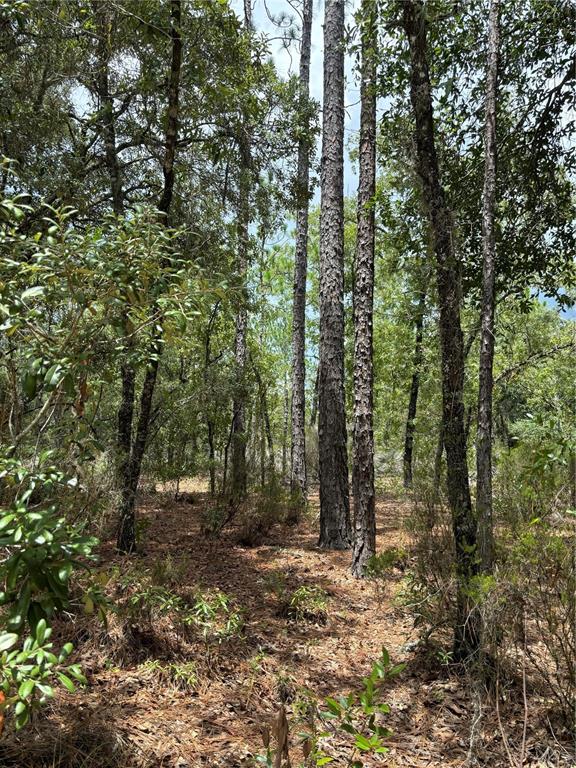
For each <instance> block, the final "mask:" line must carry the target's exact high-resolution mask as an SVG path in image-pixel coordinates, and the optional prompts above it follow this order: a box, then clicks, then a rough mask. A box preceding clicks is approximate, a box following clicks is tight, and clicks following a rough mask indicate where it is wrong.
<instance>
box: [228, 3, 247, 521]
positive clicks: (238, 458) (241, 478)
mask: <svg viewBox="0 0 576 768" xmlns="http://www.w3.org/2000/svg"><path fill="white" fill-rule="evenodd" d="M244 26H245V28H246V34H250V31H251V29H252V5H251V0H245V2H244ZM238 145H239V148H240V178H239V182H238V214H237V215H238V219H237V227H236V229H237V235H238V256H237V275H238V280H239V283H240V286H241V296H240V304H239V307H238V310H237V312H236V331H235V337H234V361H235V366H236V385H235V390H234V399H233V404H232V413H233V415H232V486H231V496H230V502H231V504H232V505H233V506H236V505H237V504H238V503H239V502H240V501H241V500H242V498H243V497H244V496H245V495H246V490H247V486H248V477H247V469H246V441H247V437H246V424H245V421H246V415H245V410H246V381H245V379H246V361H247V358H248V346H247V345H248V297H247V285H246V284H247V280H248V257H249V250H250V233H249V228H250V167H251V164H252V161H251V146H250V145H251V138H250V127H249V125H248V124H247V122H245V124H244V125H243V126H242V127H241V129H240V135H239V136H238Z"/></svg>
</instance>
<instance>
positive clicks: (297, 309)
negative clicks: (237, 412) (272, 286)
mask: <svg viewBox="0 0 576 768" xmlns="http://www.w3.org/2000/svg"><path fill="white" fill-rule="evenodd" d="M311 35H312V0H303V2H302V42H301V48H300V120H301V121H302V132H301V136H300V138H299V140H298V172H297V184H296V188H297V206H298V210H297V213H296V249H295V253H294V294H293V303H292V407H291V411H292V412H291V452H290V490H291V492H292V496H293V500H294V503H295V504H297V505H298V506H303V505H305V504H306V495H307V484H306V400H305V380H306V364H305V352H306V274H307V270H308V204H309V196H310V136H309V130H310V121H309V119H308V118H307V117H305V116H307V115H308V110H309V105H308V101H309V96H310V51H311Z"/></svg>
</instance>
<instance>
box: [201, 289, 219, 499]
mask: <svg viewBox="0 0 576 768" xmlns="http://www.w3.org/2000/svg"><path fill="white" fill-rule="evenodd" d="M219 307H220V301H217V302H216V303H215V304H214V309H213V310H212V312H211V314H210V319H209V321H208V327H207V328H206V337H205V339H204V391H205V396H206V397H208V383H209V382H208V372H209V370H210V366H211V365H212V362H213V360H212V346H211V345H212V329H213V327H214V323H215V321H216V316H217V314H218V308H219ZM206 430H207V433H208V466H209V473H210V495H211V496H214V495H215V493H216V451H215V444H214V432H215V429H214V418H213V415H212V411H211V409H210V408H206Z"/></svg>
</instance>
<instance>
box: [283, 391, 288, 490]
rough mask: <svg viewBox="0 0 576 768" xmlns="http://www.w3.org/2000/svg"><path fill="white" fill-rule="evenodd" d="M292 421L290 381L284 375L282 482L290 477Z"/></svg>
mask: <svg viewBox="0 0 576 768" xmlns="http://www.w3.org/2000/svg"><path fill="white" fill-rule="evenodd" d="M289 421H290V393H289V392H288V382H287V380H286V377H284V425H283V428H282V482H283V483H285V482H286V480H287V478H288V427H289Z"/></svg>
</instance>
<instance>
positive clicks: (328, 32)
mask: <svg viewBox="0 0 576 768" xmlns="http://www.w3.org/2000/svg"><path fill="white" fill-rule="evenodd" d="M343 173H344V0H326V3H325V12H324V106H323V118H322V166H321V200H320V373H319V381H318V453H319V469H320V539H319V545H320V546H321V547H324V548H325V549H348V548H349V547H350V545H351V539H352V531H351V525H350V502H349V496H348V454H347V445H346V410H345V395H344V184H343Z"/></svg>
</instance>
